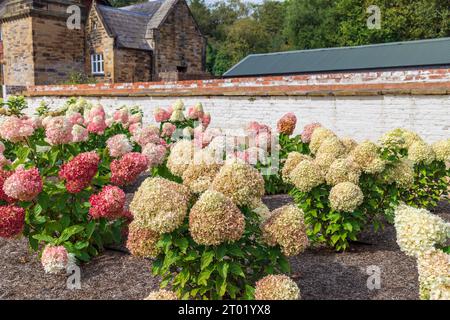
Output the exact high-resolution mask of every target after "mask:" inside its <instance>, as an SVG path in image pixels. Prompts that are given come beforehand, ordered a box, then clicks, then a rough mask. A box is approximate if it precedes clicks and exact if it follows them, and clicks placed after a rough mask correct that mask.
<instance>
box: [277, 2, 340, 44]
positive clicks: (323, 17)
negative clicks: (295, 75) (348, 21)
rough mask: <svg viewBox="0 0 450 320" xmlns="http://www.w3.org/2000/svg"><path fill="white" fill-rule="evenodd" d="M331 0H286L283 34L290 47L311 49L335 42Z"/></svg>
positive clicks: (334, 22)
mask: <svg viewBox="0 0 450 320" xmlns="http://www.w3.org/2000/svg"><path fill="white" fill-rule="evenodd" d="M334 3H335V1H333V0H287V3H286V6H287V8H286V18H285V19H286V20H285V28H284V34H285V36H286V38H287V40H288V44H289V46H290V47H291V48H295V49H312V48H324V47H330V46H333V45H334V44H335V40H334V39H335V32H336V21H335V16H334Z"/></svg>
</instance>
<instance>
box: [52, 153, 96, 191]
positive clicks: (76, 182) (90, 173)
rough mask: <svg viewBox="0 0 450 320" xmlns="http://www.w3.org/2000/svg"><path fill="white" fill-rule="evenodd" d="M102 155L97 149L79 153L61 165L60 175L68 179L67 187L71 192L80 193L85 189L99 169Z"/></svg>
mask: <svg viewBox="0 0 450 320" xmlns="http://www.w3.org/2000/svg"><path fill="white" fill-rule="evenodd" d="M99 163H100V157H99V155H98V154H97V153H96V152H95V151H91V152H84V153H80V154H79V155H77V156H76V157H75V158H73V159H72V160H70V161H69V162H68V163H65V164H63V165H62V166H61V169H60V170H59V173H58V175H59V177H60V178H61V179H64V180H66V189H67V191H68V192H70V193H78V192H80V191H81V190H83V189H85V188H86V187H87V186H88V185H89V184H90V183H91V180H92V178H93V177H94V176H95V174H96V173H97V170H98V164H99Z"/></svg>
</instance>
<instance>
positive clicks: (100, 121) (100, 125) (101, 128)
mask: <svg viewBox="0 0 450 320" xmlns="http://www.w3.org/2000/svg"><path fill="white" fill-rule="evenodd" d="M107 127H108V126H107V125H106V121H105V117H104V116H100V115H98V116H94V117H93V118H92V120H91V121H89V122H88V125H87V129H88V131H89V132H92V133H96V134H103V133H104V132H105V129H106V128H107Z"/></svg>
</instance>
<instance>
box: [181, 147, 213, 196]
mask: <svg viewBox="0 0 450 320" xmlns="http://www.w3.org/2000/svg"><path fill="white" fill-rule="evenodd" d="M221 166H222V165H221V164H220V162H219V161H217V159H216V158H215V155H214V154H213V153H212V152H211V151H210V150H208V149H203V150H200V151H198V152H196V153H195V156H194V159H193V161H192V162H191V163H190V164H189V165H188V167H187V168H186V170H185V171H184V172H183V176H182V178H183V184H184V185H185V186H187V187H188V188H189V189H190V190H191V191H192V192H193V193H202V192H204V191H206V190H207V189H208V188H209V187H210V185H211V184H212V182H213V180H214V178H215V177H216V175H217V173H218V172H219V170H220V168H221Z"/></svg>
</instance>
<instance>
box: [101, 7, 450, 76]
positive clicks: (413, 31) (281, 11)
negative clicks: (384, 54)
mask: <svg viewBox="0 0 450 320" xmlns="http://www.w3.org/2000/svg"><path fill="white" fill-rule="evenodd" d="M145 1H146V0H111V1H110V2H111V3H112V4H113V5H114V6H117V7H120V6H125V5H129V4H133V3H138V2H145ZM187 1H188V4H189V6H190V8H191V11H192V14H193V15H194V17H195V19H196V21H197V23H198V25H199V27H200V29H201V30H202V32H203V33H204V34H205V36H206V37H207V38H208V50H207V69H208V71H210V72H212V73H213V74H215V75H221V74H223V73H224V72H225V71H226V70H228V69H229V68H230V67H231V66H233V65H234V64H235V63H237V62H238V61H240V60H241V59H242V58H244V57H245V56H247V55H248V54H250V53H264V52H275V51H286V50H300V49H312V48H327V47H336V46H353V45H364V44H373V43H383V42H392V41H406V40H416V39H429V38H438V37H449V36H450V6H449V2H448V0H285V1H274V0H264V1H260V2H258V3H254V2H251V1H243V0H218V1H213V0H209V1H205V0H187ZM370 5H377V6H378V7H379V8H380V10H381V29H379V30H377V29H368V28H367V25H366V21H367V19H368V18H369V16H370V15H371V14H370V13H367V12H366V10H367V8H368V7H369V6H370Z"/></svg>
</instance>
